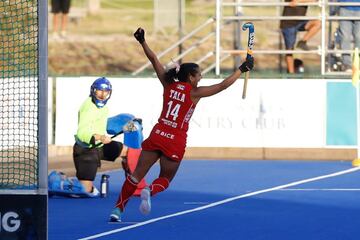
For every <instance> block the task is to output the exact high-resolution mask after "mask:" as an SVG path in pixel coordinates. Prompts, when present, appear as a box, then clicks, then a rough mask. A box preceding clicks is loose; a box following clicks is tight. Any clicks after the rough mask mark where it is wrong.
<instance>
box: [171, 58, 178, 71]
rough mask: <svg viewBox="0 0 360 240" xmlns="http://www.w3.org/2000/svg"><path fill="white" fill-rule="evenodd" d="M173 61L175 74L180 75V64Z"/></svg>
mask: <svg viewBox="0 0 360 240" xmlns="http://www.w3.org/2000/svg"><path fill="white" fill-rule="evenodd" d="M171 61H172V62H173V63H174V65H175V72H176V73H178V72H179V71H180V64H179V63H178V62H175V61H174V60H173V59H171Z"/></svg>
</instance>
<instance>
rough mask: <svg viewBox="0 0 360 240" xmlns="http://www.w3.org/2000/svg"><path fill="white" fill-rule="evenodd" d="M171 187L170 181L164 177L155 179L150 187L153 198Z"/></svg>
mask: <svg viewBox="0 0 360 240" xmlns="http://www.w3.org/2000/svg"><path fill="white" fill-rule="evenodd" d="M168 187H169V180H168V179H167V178H164V177H159V178H157V179H155V180H154V181H153V182H152V183H151V185H150V191H151V196H154V195H155V194H157V193H159V192H162V191H164V190H165V189H167V188H168Z"/></svg>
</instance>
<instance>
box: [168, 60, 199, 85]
mask: <svg viewBox="0 0 360 240" xmlns="http://www.w3.org/2000/svg"><path fill="white" fill-rule="evenodd" d="M198 72H199V65H197V64H196V63H183V64H181V65H180V69H179V71H178V72H176V68H171V69H169V70H168V71H167V72H166V79H167V81H168V82H174V81H175V79H177V80H179V81H180V82H187V81H188V76H189V74H191V75H192V76H194V75H195V74H196V73H198Z"/></svg>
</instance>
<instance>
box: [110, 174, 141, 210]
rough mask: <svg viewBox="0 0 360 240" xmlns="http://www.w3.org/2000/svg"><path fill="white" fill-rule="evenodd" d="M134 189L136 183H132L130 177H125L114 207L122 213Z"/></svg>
mask: <svg viewBox="0 0 360 240" xmlns="http://www.w3.org/2000/svg"><path fill="white" fill-rule="evenodd" d="M136 188H137V183H134V181H133V180H131V177H130V175H129V176H127V177H126V179H125V182H124V184H123V186H122V189H121V193H120V195H119V198H118V200H117V202H116V206H115V207H118V208H120V210H121V211H122V212H123V211H124V208H125V206H126V204H127V202H128V201H129V198H130V197H131V196H132V195H133V193H134V192H135V190H136Z"/></svg>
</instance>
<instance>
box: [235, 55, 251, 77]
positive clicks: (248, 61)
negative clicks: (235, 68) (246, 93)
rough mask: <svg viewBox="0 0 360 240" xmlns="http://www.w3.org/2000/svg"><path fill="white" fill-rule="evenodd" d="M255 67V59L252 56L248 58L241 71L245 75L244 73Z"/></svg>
mask: <svg viewBox="0 0 360 240" xmlns="http://www.w3.org/2000/svg"><path fill="white" fill-rule="evenodd" d="M253 67H254V58H253V57H251V56H250V57H248V58H246V61H245V62H243V63H242V64H241V66H240V67H239V69H240V71H241V72H242V73H244V72H247V71H250V70H252V69H253Z"/></svg>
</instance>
